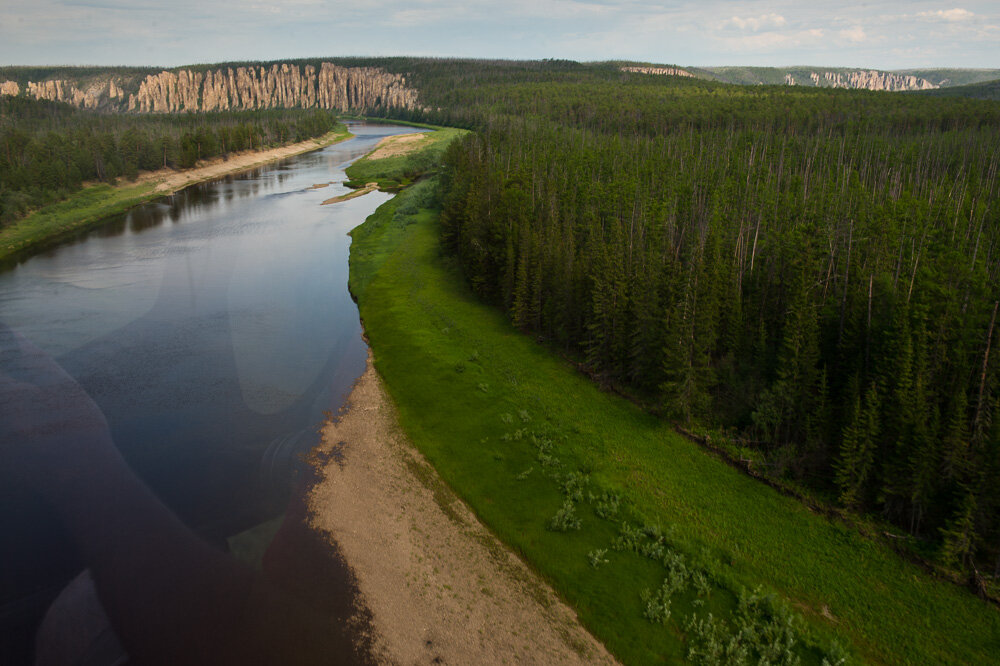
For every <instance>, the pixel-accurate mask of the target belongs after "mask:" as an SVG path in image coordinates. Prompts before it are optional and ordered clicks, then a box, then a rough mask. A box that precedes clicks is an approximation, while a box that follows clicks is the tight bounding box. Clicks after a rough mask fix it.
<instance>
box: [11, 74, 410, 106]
mask: <svg viewBox="0 0 1000 666" xmlns="http://www.w3.org/2000/svg"><path fill="white" fill-rule="evenodd" d="M127 85H128V82H125V81H121V80H118V81H116V80H115V79H114V78H112V79H110V80H107V81H103V82H100V83H90V84H89V85H87V86H86V87H85V88H84V89H82V90H81V89H80V88H79V87H77V84H76V83H75V82H71V81H68V80H63V79H55V80H49V81H41V82H34V81H29V82H28V85H27V87H26V89H25V93H26V94H27V95H28V96H31V97H34V98H36V99H48V100H53V101H59V102H67V103H69V104H72V105H74V106H77V107H81V108H85V109H107V110H114V111H133V112H138V113H174V112H191V111H225V110H230V109H233V110H237V109H240V110H242V109H272V108H292V107H301V108H313V107H318V108H321V109H336V110H340V111H347V110H355V109H357V110H361V109H367V108H376V107H393V108H413V107H415V106H416V105H417V91H416V90H415V89H413V88H410V87H407V85H406V79H405V78H404V77H403V76H401V75H399V74H390V73H388V72H386V71H384V70H382V69H379V68H376V67H341V66H339V65H334V64H332V63H328V62H324V63H321V64H320V65H319V67H318V68H317V67H315V66H313V65H304V66H300V65H297V64H288V63H283V64H274V65H271V66H270V67H263V66H251V65H248V66H242V67H225V68H218V69H209V70H204V71H199V70H194V69H179V70H172V71H167V70H164V71H162V72H160V73H158V74H149V75H147V76H145V77H144V78H142V79H140V80H139V81H138V86H137V87H135V86H132V89H133V90H134V92H131V93H126V92H125V90H124V87H125V86H127ZM20 92H21V88H20V86H19V85H18V84H17V83H16V82H14V81H4V82H0V94H4V95H17V94H20Z"/></svg>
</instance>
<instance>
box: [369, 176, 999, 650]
mask: <svg viewBox="0 0 1000 666" xmlns="http://www.w3.org/2000/svg"><path fill="white" fill-rule="evenodd" d="M367 173H368V175H369V176H371V175H373V173H374V170H372V169H371V168H369V169H368V171H367ZM383 175H385V174H383ZM432 187H433V183H432V182H428V181H424V182H421V183H418V184H417V185H416V186H414V187H413V188H410V189H408V190H406V191H404V193H403V194H401V195H400V196H399V197H397V198H395V199H394V200H392V201H390V202H388V203H386V204H385V205H383V206H382V207H381V208H380V209H379V210H378V211H377V212H376V213H375V214H374V215H373V216H372V217H371V218H369V220H368V221H367V222H366V223H365V224H364V225H363V226H361V227H359V228H358V229H356V230H355V231H354V232H353V236H354V243H353V245H352V250H351V286H352V291H353V293H354V294H355V295H356V296H357V297H358V299H359V303H360V309H361V314H362V318H363V319H364V322H365V328H366V331H367V334H368V337H369V339H370V342H371V345H372V348H373V350H374V354H375V362H376V366H377V368H378V370H379V372H380V373H381V374H382V376H383V377H384V378H385V380H386V383H387V385H388V388H389V391H390V393H391V395H392V396H393V398H394V400H395V401H396V403H397V405H398V407H399V412H400V418H401V422H402V426H403V428H404V429H405V430H406V432H407V433H408V434H409V435H410V436H411V438H412V439H413V441H414V443H415V445H416V446H417V447H418V448H419V449H420V450H421V451H423V453H424V454H425V455H426V456H427V457H428V459H429V460H430V461H431V462H432V463H433V464H434V465H435V467H436V468H437V469H438V471H439V472H440V473H441V475H442V477H443V478H444V479H445V480H446V481H447V482H448V483H449V484H450V485H451V486H452V487H453V488H454V489H455V490H456V491H457V492H458V494H459V495H460V496H462V497H463V498H464V499H465V500H466V501H467V502H468V503H469V504H470V505H471V506H472V507H473V508H474V510H475V511H476V512H477V513H478V514H479V515H480V517H481V518H482V519H483V520H484V521H485V522H486V523H487V524H488V525H489V526H490V527H491V528H492V529H493V530H495V531H496V533H497V534H498V535H499V536H500V537H501V538H502V539H503V540H504V541H505V542H506V543H508V544H510V545H511V546H512V547H513V548H514V549H515V550H517V551H519V552H520V553H522V554H523V555H524V556H525V558H526V559H527V560H528V561H529V562H530V563H531V564H532V565H533V566H535V567H536V568H537V569H538V570H539V571H540V572H542V574H543V575H544V576H546V577H547V578H548V579H549V580H551V581H552V583H553V584H554V586H555V587H556V589H557V590H559V592H560V593H561V594H563V595H564V596H565V597H566V598H567V599H568V600H569V601H570V602H571V603H572V604H573V605H574V606H575V607H576V608H577V610H578V612H579V614H580V616H581V619H582V620H583V621H584V622H585V623H586V624H587V625H588V627H589V628H590V629H591V630H592V631H593V632H594V633H595V634H596V635H597V636H598V637H599V638H600V639H601V640H603V641H604V642H605V643H606V644H607V645H608V647H609V648H610V649H611V650H612V651H613V652H614V653H615V654H616V655H618V656H619V657H620V658H622V659H623V660H624V661H625V662H627V663H650V662H656V661H662V659H663V658H664V657H667V658H670V657H680V656H682V655H683V654H684V651H685V649H686V647H685V646H684V645H683V644H682V642H681V640H682V637H685V636H686V637H687V638H688V639H690V638H691V634H692V632H690V631H687V632H685V629H684V625H683V624H679V623H676V622H674V623H671V624H668V625H667V626H659V625H654V624H653V623H651V622H648V621H646V620H645V619H643V617H642V613H643V607H644V604H643V603H642V602H641V601H640V593H641V592H642V590H643V589H646V588H650V589H655V588H657V587H658V586H659V584H660V581H661V580H662V578H663V575H664V572H663V569H662V568H661V567H660V566H659V565H658V564H654V563H653V562H651V561H650V560H649V559H646V558H643V557H639V556H637V555H634V554H632V553H627V552H616V551H614V550H613V549H612V548H611V547H610V544H611V542H612V540H613V538H614V537H615V535H616V534H617V532H618V526H617V525H616V524H615V523H614V522H611V521H608V520H602V519H600V518H598V517H597V515H595V512H594V510H593V504H588V503H587V502H586V501H584V502H581V503H580V504H579V508H578V513H579V516H580V518H581V520H582V529H581V530H579V531H569V532H565V533H560V532H553V531H549V530H547V529H546V523H547V521H548V520H549V518H550V517H551V516H552V515H553V514H554V513H555V512H556V511H557V510H558V508H559V507H560V505H561V504H562V501H563V495H562V494H561V492H560V490H559V488H558V487H557V485H556V483H554V482H553V480H552V475H551V474H547V473H546V468H545V467H544V466H543V465H542V464H541V463H540V459H541V457H540V456H539V449H538V448H537V446H535V445H534V444H532V443H531V441H530V437H531V435H532V434H535V435H539V436H540V435H544V436H545V437H546V438H550V439H552V440H553V441H554V442H555V449H554V452H555V453H554V455H555V456H556V457H558V459H559V460H560V461H561V464H562V467H561V469H562V470H563V471H566V470H574V469H575V470H582V471H584V472H588V473H589V474H590V478H591V491H592V492H595V493H597V494H600V491H601V490H615V491H617V492H619V493H620V494H621V496H622V497H623V500H624V505H625V506H626V507H627V508H626V509H624V510H623V513H624V515H626V516H628V517H630V518H631V519H632V520H633V521H640V522H645V523H647V524H658V525H660V526H661V527H663V528H665V530H666V531H667V532H668V533H669V534H671V535H672V536H671V537H670V539H669V541H670V543H671V546H672V547H673V548H675V549H676V550H677V551H678V552H681V553H683V554H684V555H685V556H686V557H687V559H688V562H690V563H697V566H699V567H701V568H703V569H704V570H705V571H706V572H707V573H708V574H709V575H710V576H711V577H712V579H713V580H714V581H715V583H716V584H715V586H714V591H713V593H712V596H711V597H710V598H709V603H708V604H707V608H708V609H710V610H712V611H713V613H715V614H716V616H717V617H719V616H723V617H725V616H727V614H728V615H729V616H731V615H732V610H733V605H734V596H733V594H731V591H735V590H738V589H739V588H740V587H741V586H746V587H748V588H754V587H756V586H757V585H763V586H764V588H765V590H767V591H776V592H778V593H779V594H780V595H781V596H782V597H784V598H786V599H789V600H790V601H791V603H792V607H793V609H794V611H795V612H796V613H800V614H801V615H802V616H804V617H805V618H806V627H805V628H804V629H803V631H802V633H803V634H804V635H805V636H806V637H807V639H808V640H809V641H812V642H814V643H815V644H817V645H824V644H826V642H827V640H828V639H829V637H830V636H837V637H839V638H840V640H842V641H843V642H846V643H849V644H850V645H851V651H852V652H853V653H854V655H855V656H858V657H861V659H862V660H864V661H872V662H882V663H928V664H946V663H954V664H959V663H987V662H988V661H989V660H990V659H992V657H991V656H990V655H995V654H997V652H998V650H1000V613H998V612H997V611H996V609H994V608H991V607H988V606H986V605H985V604H983V603H981V602H979V601H977V600H976V599H974V598H972V597H971V596H970V595H969V594H968V593H966V592H965V591H963V590H961V589H958V588H956V587H954V586H953V585H950V584H947V583H943V582H939V581H936V580H933V579H931V578H929V577H927V576H926V575H924V574H923V573H922V572H921V571H920V570H918V569H916V568H915V567H913V566H911V565H908V564H906V563H905V562H903V561H901V560H900V559H899V558H898V557H896V556H895V555H894V554H893V553H891V552H890V551H888V550H887V549H886V548H884V547H882V546H880V545H878V544H876V543H873V542H871V541H869V540H867V539H865V538H864V537H861V536H859V535H858V534H856V533H855V532H854V531H852V530H850V529H849V528H846V527H844V526H841V525H838V524H836V523H832V522H830V521H828V520H826V519H824V518H821V517H819V516H816V515H814V514H812V513H810V512H809V511H808V510H807V509H806V508H804V507H803V506H802V505H801V504H800V503H798V502H796V501H795V500H792V499H789V498H787V497H784V496H781V495H779V494H778V493H776V492H774V491H773V490H772V489H770V488H768V487H766V486H763V485H761V484H759V483H757V482H755V481H753V480H751V479H749V478H747V477H746V476H744V475H742V474H740V473H738V472H737V471H735V470H733V469H732V468H730V467H728V466H726V465H725V464H723V463H722V462H720V461H718V460H716V459H714V458H713V457H711V456H709V455H707V454H706V453H705V452H704V451H702V450H701V449H699V448H698V447H697V446H695V445H694V444H692V443H690V442H688V441H687V440H685V439H683V438H681V437H679V436H678V435H676V434H675V433H674V432H672V430H671V429H670V428H669V427H668V426H666V425H665V424H663V423H661V422H659V421H657V420H656V419H653V418H651V417H649V416H648V415H646V414H644V413H643V412H641V411H640V410H638V409H637V408H635V407H634V406H633V405H631V404H630V403H628V402H626V401H624V400H621V399H619V398H617V397H615V396H612V395H608V394H606V393H602V392H601V391H600V390H598V389H597V388H596V387H595V386H594V385H593V384H592V383H591V382H589V381H588V380H587V379H585V378H584V377H582V376H580V375H579V374H577V373H576V372H575V371H574V370H573V369H572V368H571V367H569V366H568V365H567V364H566V363H564V362H563V361H562V360H560V359H558V358H556V357H554V356H553V355H552V354H551V353H549V352H547V351H546V350H545V349H543V348H542V347H540V346H539V345H537V344H535V343H534V342H533V341H532V340H530V339H529V338H527V337H526V336H524V335H522V334H520V333H519V332H517V331H515V330H514V329H513V328H512V327H511V326H510V324H509V323H508V322H507V321H506V319H505V318H504V316H503V315H502V313H501V312H499V311H497V310H496V309H494V308H491V307H487V306H484V305H483V304H481V303H479V302H478V301H477V300H476V299H475V298H474V296H473V295H472V294H471V292H470V291H469V290H468V289H467V288H466V287H465V284H464V281H463V279H462V277H461V275H460V274H459V273H458V271H457V270H456V268H455V267H453V266H452V265H451V264H450V263H449V261H448V260H447V259H446V258H445V256H444V254H443V252H442V249H441V248H440V246H439V243H438V227H437V222H436V217H435V215H434V214H433V212H431V211H428V210H418V209H417V206H416V204H415V202H419V201H422V200H426V199H427V198H428V197H427V195H428V194H429V190H430V189H431V188H432ZM518 433H520V434H518ZM527 470H531V471H530V472H527V473H526V471H527ZM599 548H607V549H608V553H607V555H606V558H607V559H608V560H609V563H608V564H606V565H603V566H601V567H599V568H594V567H591V566H590V565H589V564H588V559H587V555H588V553H589V552H591V551H593V550H595V549H599ZM692 603H693V602H692V601H691V599H690V598H678V599H677V600H676V602H675V605H674V611H675V613H674V615H675V619H677V618H680V617H682V616H683V615H684V614H685V613H690V612H692V611H693V610H694V607H693V606H692ZM824 607H826V608H827V609H828V611H829V613H830V614H831V615H832V617H833V618H835V619H833V620H829V619H827V618H825V617H824V615H823V609H824ZM801 654H802V656H803V657H805V661H806V662H807V663H808V662H810V661H813V662H816V661H818V653H817V652H816V651H804V652H802V653H801Z"/></svg>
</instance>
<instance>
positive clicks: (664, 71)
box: [622, 66, 694, 77]
mask: <svg viewBox="0 0 1000 666" xmlns="http://www.w3.org/2000/svg"><path fill="white" fill-rule="evenodd" d="M622 71H623V72H635V73H636V74H660V75H664V76H691V77H693V76H694V74H692V73H691V72H689V71H687V70H684V69H681V68H679V67H636V66H629V67H622Z"/></svg>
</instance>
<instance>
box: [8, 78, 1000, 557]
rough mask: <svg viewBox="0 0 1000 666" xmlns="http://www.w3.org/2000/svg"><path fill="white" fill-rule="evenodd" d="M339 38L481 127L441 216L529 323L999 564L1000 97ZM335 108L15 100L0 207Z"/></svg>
mask: <svg viewBox="0 0 1000 666" xmlns="http://www.w3.org/2000/svg"><path fill="white" fill-rule="evenodd" d="M337 62H338V64H341V65H345V66H361V65H371V66H377V67H384V68H385V69H386V70H388V71H390V72H397V73H403V74H406V75H407V81H408V83H409V84H411V85H414V86H415V87H416V88H418V90H419V91H420V102H421V108H420V109H414V110H409V111H404V110H399V109H396V110H387V109H382V110H379V111H378V113H381V114H384V115H387V116H392V117H394V118H397V119H403V120H411V121H420V122H429V123H436V124H440V125H449V126H455V127H464V128H469V129H473V130H475V131H474V132H473V133H472V134H471V135H469V136H468V137H467V138H465V139H463V140H461V141H459V142H456V143H455V144H454V145H453V146H452V148H451V149H450V150H449V152H448V153H447V154H446V158H445V164H444V167H443V170H442V174H441V177H442V192H441V206H442V214H441V223H442V234H443V240H444V243H445V246H446V248H447V251H448V252H450V253H451V254H452V255H453V256H454V257H455V258H456V260H457V261H458V262H459V264H460V265H461V267H462V270H463V271H464V274H465V276H466V278H467V279H468V282H469V284H470V285H471V286H472V288H473V289H474V290H475V292H476V293H477V294H478V295H479V296H480V297H481V298H483V299H484V300H486V301H488V302H491V303H494V304H496V305H497V306H498V307H501V308H503V309H504V310H505V311H506V312H507V313H508V315H509V317H510V319H511V321H512V322H513V323H514V324H515V325H516V326H517V327H519V328H520V329H522V330H524V331H526V332H529V333H530V334H532V335H534V336H536V337H538V338H539V339H541V340H543V341H545V342H546V343H547V344H549V345H551V346H552V347H554V348H557V349H558V350H560V351H561V352H562V353H564V354H566V355H567V356H569V357H571V358H573V359H575V360H576V361H577V362H578V363H579V364H580V366H581V367H582V368H583V369H585V370H586V371H587V372H588V373H589V374H591V375H592V376H594V377H595V379H597V380H598V381H600V382H601V383H603V384H604V385H606V386H608V387H610V388H613V389H615V390H618V391H621V392H623V393H626V394H628V395H629V396H631V397H632V398H633V399H635V400H637V401H638V402H640V403H642V404H643V405H645V406H646V407H647V408H648V409H649V410H650V411H652V412H654V413H657V414H660V415H662V416H663V417H664V418H668V419H671V420H674V421H676V422H677V423H679V424H683V425H684V426H685V427H687V428H689V429H696V430H700V431H702V432H711V433H712V437H713V441H716V442H721V443H723V444H724V445H726V446H728V447H730V449H731V450H732V451H733V452H734V453H735V455H738V456H739V457H741V458H745V459H748V460H751V461H753V462H752V464H753V465H754V466H755V469H762V470H765V471H766V473H767V474H768V475H770V476H771V477H772V478H776V479H781V480H783V481H784V482H786V483H789V484H793V485H796V486H798V487H800V488H805V489H807V491H808V492H810V493H813V494H815V495H818V496H820V497H825V498H826V499H827V500H828V501H830V502H834V503H838V504H839V505H841V506H843V507H846V508H848V509H850V510H853V511H857V512H859V513H862V514H870V515H875V516H880V517H882V518H884V519H886V520H889V521H892V522H893V523H895V524H896V525H898V526H899V529H900V530H901V531H908V532H909V533H910V534H912V535H915V536H917V537H919V540H918V544H919V545H918V549H919V550H922V552H924V553H926V554H928V555H930V556H932V557H935V558H937V560H938V561H939V562H941V563H943V564H944V565H945V566H947V567H950V568H952V569H953V570H955V571H962V572H969V571H971V570H973V567H981V568H982V567H987V568H988V571H989V572H990V573H992V574H994V575H995V576H1000V483H998V480H1000V349H998V346H1000V343H998V339H997V338H998V332H997V330H996V329H997V328H998V323H1000V322H998V321H997V319H998V314H1000V312H998V310H1000V185H998V175H1000V174H998V167H1000V104H998V103H996V102H991V101H983V100H974V99H962V98H955V99H952V98H946V97H939V96H935V95H921V94H910V93H872V92H865V91H845V90H832V89H816V88H811V89H804V88H795V87H785V86H757V87H740V86H730V85H725V84H721V83H716V82H711V81H705V80H698V79H691V78H678V77H667V76H655V75H654V76H651V75H642V74H629V73H623V72H621V71H619V69H618V67H617V65H616V64H614V63H606V64H598V65H584V64H580V63H575V62H569V61H537V62H504V61H458V60H445V59H440V60H438V59H412V58H388V59H363V58H357V59H338V61H337ZM984 88H985V86H984ZM332 123H333V119H332V118H331V117H330V116H329V114H325V113H323V114H320V113H315V112H304V111H269V112H255V113H239V114H226V115H211V114H209V115H182V116H141V117H140V116H99V115H95V114H89V113H84V112H76V111H72V110H70V109H69V108H68V107H63V106H60V105H54V104H41V103H33V102H27V101H25V100H23V99H14V100H12V99H9V98H4V99H3V101H2V102H0V184H2V185H0V214H2V215H3V218H4V219H16V217H17V216H18V215H20V214H21V213H22V212H23V211H24V210H25V209H26V208H28V207H30V206H33V205H37V204H38V203H40V202H43V201H45V200H46V199H47V198H54V197H56V196H58V195H59V193H60V192H62V191H65V190H67V189H71V188H72V187H75V186H77V185H78V184H79V183H80V182H81V181H84V180H90V179H95V180H97V179H104V180H108V179H113V178H115V177H121V176H129V175H133V174H134V173H135V172H136V171H137V170H138V169H144V168H155V167H158V166H162V165H163V164H167V165H168V166H187V165H190V164H192V163H193V162H194V161H195V160H197V159H198V158H199V157H207V156H210V155H215V154H224V153H225V152H228V151H232V150H240V149H244V148H249V147H251V146H253V147H259V146H260V145H263V144H266V143H270V142H278V141H283V140H290V139H298V138H305V137H307V136H315V135H317V134H321V133H323V132H325V131H327V130H329V129H330V128H331V127H332ZM39 156H41V157H39Z"/></svg>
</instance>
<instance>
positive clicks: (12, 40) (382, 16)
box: [0, 0, 1000, 70]
mask: <svg viewBox="0 0 1000 666" xmlns="http://www.w3.org/2000/svg"><path fill="white" fill-rule="evenodd" d="M5 5H6V6H5V7H4V9H3V10H2V14H3V20H2V21H0V64H3V65H10V66H17V65H22V66H58V65H95V66H133V67H165V68H171V67H177V66H181V65H191V64H196V63H216V62H227V61H245V60H254V61H257V60H261V61H269V60H292V59H299V58H315V57H329V58H334V57H350V56H352V55H356V54H359V53H363V54H365V55H366V56H371V57H383V56H429V57H450V58H482V59H511V60H534V59H545V58H556V59H567V60H576V61H581V62H595V61H604V60H631V61H643V62H653V63H670V64H678V65H682V66H692V67H721V66H746V67H796V66H812V67H850V68H866V69H882V70H900V69H927V68H949V69H950V68H962V69H996V68H1000V3H996V2H992V1H988V0H972V1H965V0H963V1H961V2H958V3H957V4H953V3H952V2H943V1H940V2H939V1H926V0H918V1H916V2H905V3H904V2H870V3H855V2H841V3H835V4H832V5H827V6H824V7H813V6H803V5H802V3H796V2H793V1H792V0H778V1H776V2H754V1H751V2H729V1H725V0H704V1H702V2H694V1H692V0H675V1H671V2H662V3H644V2H633V1H631V0H607V1H602V0H537V1H531V2H529V1H528V0H511V1H510V2H505V3H503V4H495V3H491V2H477V1H475V0H468V1H466V0H463V1H462V2H458V1H457V0H408V1H406V2H403V1H401V0H376V1H375V2H371V3H367V4H365V5H357V4H348V3H337V2H332V3H331V2H323V1H322V0H274V1H273V2H268V3H259V2H249V3H239V2H234V1H233V0H199V1H197V2H196V1H195V0H176V1H174V2H171V3H170V4H169V5H165V4H164V3H161V2H151V1H150V0H135V1H127V0H7V2H6V3H5ZM788 63H810V64H808V65H789V64H788Z"/></svg>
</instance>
